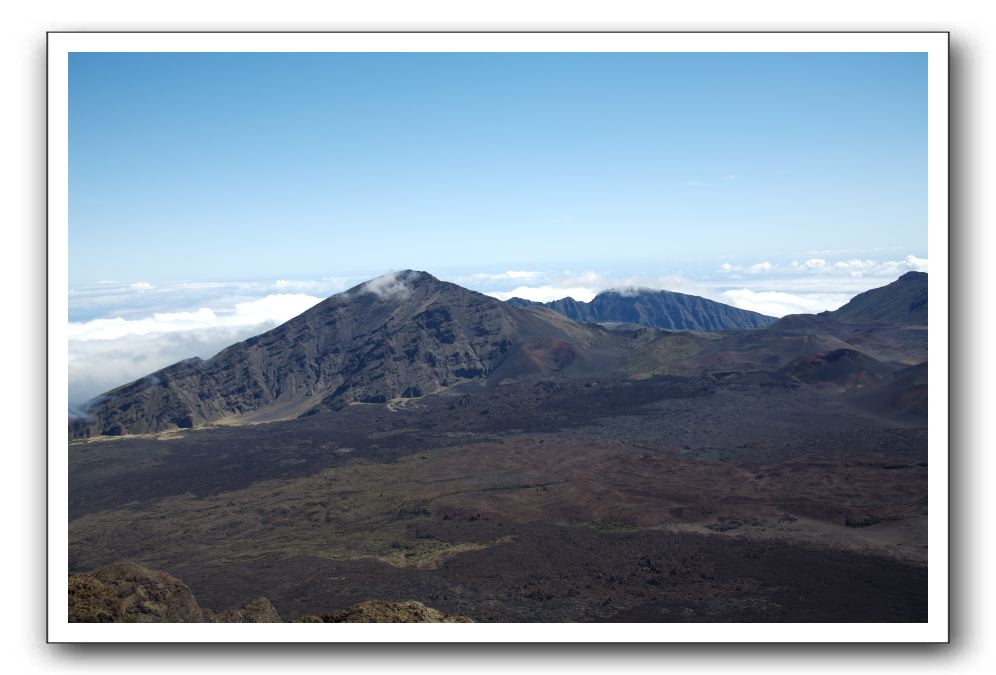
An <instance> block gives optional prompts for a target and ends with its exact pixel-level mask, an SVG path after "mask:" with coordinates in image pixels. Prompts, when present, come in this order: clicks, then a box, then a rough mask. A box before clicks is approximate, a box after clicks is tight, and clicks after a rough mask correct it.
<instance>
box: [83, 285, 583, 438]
mask: <svg viewBox="0 0 996 675" xmlns="http://www.w3.org/2000/svg"><path fill="white" fill-rule="evenodd" d="M586 330H587V329H583V328H581V327H579V326H576V325H575V324H573V323H572V322H570V321H567V320H565V319H563V318H562V317H561V316H558V315H557V314H555V313H554V312H548V311H542V310H536V309H535V308H527V309H520V308H516V307H513V306H511V305H506V304H505V303H503V302H501V301H500V300H497V299H495V298H492V297H489V296H486V295H482V294H481V293H477V292H475V291H471V290H468V289H466V288H462V287H460V286H458V285H456V284H453V283H449V282H446V281H440V280H439V279H437V278H436V277H434V276H432V275H431V274H428V273H427V272H422V271H416V270H402V271H399V272H391V273H388V274H384V275H381V276H379V277H376V278H374V279H370V280H369V281H366V282H364V283H362V284H359V285H357V286H354V287H353V288H351V289H349V290H347V291H344V292H343V293H339V294H337V295H333V296H332V297H330V298H328V299H327V300H325V301H323V302H321V303H319V304H317V305H315V306H314V307H312V308H311V309H309V310H307V311H306V312H304V313H303V314H300V315H298V316H296V317H294V318H293V319H291V320H290V321H287V322H286V323H284V324H282V325H280V326H278V327H276V328H274V329H272V330H270V331H267V332H266V333H263V334H261V335H257V336H255V337H252V338H249V339H248V340H245V341H243V342H240V343H237V344H234V345H232V346H230V347H228V348H226V349H224V350H222V351H221V352H219V353H218V354H216V355H215V356H213V357H212V358H211V359H210V360H208V361H205V362H202V363H197V364H191V363H189V362H180V363H177V364H174V365H172V366H169V367H167V368H164V369H162V370H160V371H157V372H156V373H153V374H152V376H149V377H145V378H142V379H140V380H136V381H135V382H132V383H130V384H126V385H123V386H121V387H118V388H117V389H114V390H112V391H110V392H107V393H106V394H104V395H102V396H100V397H98V398H97V399H94V400H93V401H91V402H89V403H88V404H86V406H85V410H86V413H87V417H86V418H84V419H80V420H78V423H74V425H73V426H72V434H73V435H74V436H76V437H83V436H87V435H98V434H99V435H121V434H131V433H149V432H157V431H165V430H169V429H174V428H180V429H183V428H191V427H194V426H197V425H200V424H204V423H211V422H215V421H217V420H225V421H226V423H245V422H266V421H275V420H279V419H289V418H293V417H297V416H300V415H302V414H304V413H308V412H311V411H313V410H315V409H317V408H329V409H335V408H338V407H341V406H345V405H348V404H351V403H386V402H388V401H390V400H392V399H395V398H414V397H419V396H423V395H425V394H429V393H432V392H435V391H438V390H440V389H444V388H447V387H451V386H456V385H460V384H467V383H475V384H476V385H479V386H485V385H487V384H488V383H490V382H491V381H492V380H493V379H494V378H496V377H497V380H496V382H500V381H501V380H503V379H509V378H511V379H516V378H521V377H532V376H538V375H541V374H543V373H546V372H548V371H549V372H561V371H563V370H564V368H568V370H569V367H575V368H580V367H582V366H584V364H585V363H587V361H585V359H584V358H583V352H584V351H585V349H586V346H585V345H586V340H587V337H588V336H587V333H586ZM575 360H577V364H575V365H573V366H572V364H573V362H574V361H575Z"/></svg>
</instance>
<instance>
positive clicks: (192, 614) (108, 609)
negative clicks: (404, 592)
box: [69, 563, 473, 623]
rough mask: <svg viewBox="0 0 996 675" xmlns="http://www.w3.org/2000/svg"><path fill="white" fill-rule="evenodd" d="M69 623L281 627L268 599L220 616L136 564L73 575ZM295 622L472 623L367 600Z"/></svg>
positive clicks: (419, 607) (414, 605)
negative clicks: (234, 624) (219, 624)
mask: <svg viewBox="0 0 996 675" xmlns="http://www.w3.org/2000/svg"><path fill="white" fill-rule="evenodd" d="M69 621H70V623H283V622H284V620H283V619H282V618H281V617H280V614H278V613H277V610H276V609H275V608H274V607H273V605H272V604H271V603H270V601H269V600H267V599H266V598H264V597H259V598H255V599H253V600H250V601H249V602H247V603H245V604H243V605H242V606H241V607H238V608H232V609H227V610H225V611H222V612H216V611H214V610H211V609H207V608H202V607H201V606H200V605H198V604H197V599H196V598H195V597H194V594H193V592H191V590H190V589H189V588H188V587H187V586H186V585H185V584H184V583H183V582H182V581H180V580H179V579H177V578H176V577H174V576H172V575H171V574H167V573H166V572H161V571H158V570H151V569H148V568H146V567H142V566H141V565H138V564H135V563H121V564H118V565H111V566H109V567H104V568H101V569H99V570H94V571H93V572H87V573H83V574H73V575H71V576H70V577H69ZM294 623H473V619H469V618H467V617H465V616H458V615H451V614H446V613H445V612H441V611H439V610H438V609H433V608H431V607H426V606H425V605H423V604H422V603H420V602H417V601H414V600H404V601H401V602H384V601H382V600H368V601H366V602H361V603H358V604H356V605H353V606H352V607H349V608H347V609H344V610H340V611H336V612H332V613H330V614H321V615H319V614H309V615H306V616H301V617H298V618H297V619H295V620H294Z"/></svg>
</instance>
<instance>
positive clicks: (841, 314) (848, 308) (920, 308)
mask: <svg viewBox="0 0 996 675" xmlns="http://www.w3.org/2000/svg"><path fill="white" fill-rule="evenodd" d="M829 315H830V316H831V317H832V318H834V319H836V320H837V321H843V322H846V323H901V324H916V325H925V324H926V323H927V273H926V272H907V273H906V274H904V275H903V276H901V277H899V278H898V279H896V280H895V281H893V282H892V283H891V284H889V285H887V286H882V287H881V288H873V289H872V290H870V291H865V292H864V293H861V294H859V295H856V296H854V297H853V298H851V301H850V302H848V303H847V304H846V305H844V306H843V307H841V308H840V309H838V310H836V311H833V312H830V314H829Z"/></svg>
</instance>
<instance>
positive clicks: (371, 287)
mask: <svg viewBox="0 0 996 675" xmlns="http://www.w3.org/2000/svg"><path fill="white" fill-rule="evenodd" d="M363 290H364V291H366V292H367V293H373V294H374V295H376V296H377V297H378V298H380V299H382V300H404V299H405V298H407V297H408V295H409V294H410V293H411V292H412V289H411V287H410V286H409V285H408V283H407V281H406V279H405V277H404V276H403V272H388V273H387V274H382V275H381V276H379V277H377V278H375V279H371V280H370V281H368V282H367V283H365V284H363Z"/></svg>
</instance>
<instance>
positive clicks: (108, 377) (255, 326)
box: [68, 289, 322, 405]
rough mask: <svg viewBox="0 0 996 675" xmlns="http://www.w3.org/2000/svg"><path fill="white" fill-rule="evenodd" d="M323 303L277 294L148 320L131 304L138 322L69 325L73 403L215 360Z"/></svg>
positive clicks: (130, 311)
mask: <svg viewBox="0 0 996 675" xmlns="http://www.w3.org/2000/svg"><path fill="white" fill-rule="evenodd" d="M149 290H150V289H143V292H148V291H149ZM112 295H115V293H114V291H112ZM119 300H120V298H119ZM321 300H322V298H320V297H316V296H312V295H307V294H304V293H275V294H267V295H265V296H263V297H261V298H257V299H253V300H244V301H241V302H235V303H234V304H231V305H227V306H226V304H225V303H217V302H215V303H212V304H213V305H214V306H213V307H197V308H196V309H187V310H181V311H171V312H156V311H152V312H151V313H149V312H145V314H146V315H145V316H141V314H142V313H141V312H140V310H139V309H138V308H137V307H135V306H131V307H130V308H129V309H128V310H127V311H125V312H123V313H125V314H127V315H129V316H131V315H138V316H136V318H126V317H125V316H113V317H106V318H97V319H91V320H88V321H70V322H69V325H68V336H69V402H70V404H71V405H78V404H80V403H82V402H84V401H86V400H88V399H90V398H92V397H94V396H96V395H98V394H101V393H103V392H105V391H107V390H109V389H113V388H114V387H117V386H120V385H122V384H125V383H127V382H131V381H133V380H135V379H137V378H139V377H142V376H143V375H146V374H148V373H150V372H153V371H155V370H158V369H160V368H164V367H166V366H168V365H171V364H173V363H176V362H177V361H181V360H183V359H187V358H191V357H193V356H199V357H201V358H210V357H211V356H213V355H214V354H216V353H218V352H219V351H221V350H222V349H224V348H225V347H227V346H229V345H231V344H233V343H235V342H239V341H241V340H245V339H246V338H249V337H252V336H253V335H258V334H259V333H263V332H265V331H267V330H269V329H271V328H273V327H275V326H277V325H279V324H281V323H283V322H285V321H287V320H288V319H291V318H293V317H295V316H297V315H298V314H300V313H301V312H304V311H306V310H307V309H309V308H311V307H313V306H314V305H315V304H317V303H318V302H321ZM104 302H107V300H106V299H105V300H104Z"/></svg>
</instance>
